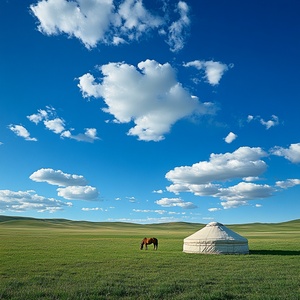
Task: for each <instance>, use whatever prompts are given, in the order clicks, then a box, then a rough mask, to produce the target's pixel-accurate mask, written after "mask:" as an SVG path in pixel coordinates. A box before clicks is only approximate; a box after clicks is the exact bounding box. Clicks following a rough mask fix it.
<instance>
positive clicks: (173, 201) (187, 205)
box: [155, 198, 197, 209]
mask: <svg viewBox="0 0 300 300" xmlns="http://www.w3.org/2000/svg"><path fill="white" fill-rule="evenodd" d="M155 203H156V204H158V205H160V206H163V207H176V206H178V207H181V208H184V209H194V208H197V206H196V205H195V204H194V203H193V202H185V201H183V200H182V199H181V198H162V199H160V200H157V201H155Z"/></svg>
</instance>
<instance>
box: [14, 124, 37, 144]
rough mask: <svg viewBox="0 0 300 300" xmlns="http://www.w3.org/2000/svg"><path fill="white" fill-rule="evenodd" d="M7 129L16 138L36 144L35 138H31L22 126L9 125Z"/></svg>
mask: <svg viewBox="0 0 300 300" xmlns="http://www.w3.org/2000/svg"><path fill="white" fill-rule="evenodd" d="M8 128H9V129H10V130H11V131H12V132H14V133H15V134H16V135H17V136H20V137H22V138H24V139H25V140H26V141H31V142H32V141H33V142H36V141H37V139H36V138H32V137H31V136H30V133H29V132H28V130H27V129H26V128H25V127H24V126H22V125H12V124H11V125H9V126H8Z"/></svg>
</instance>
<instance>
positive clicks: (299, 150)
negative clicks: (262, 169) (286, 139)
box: [270, 143, 300, 164]
mask: <svg viewBox="0 0 300 300" xmlns="http://www.w3.org/2000/svg"><path fill="white" fill-rule="evenodd" d="M270 152H271V153H272V154H273V155H277V156H283V157H284V158H286V159H287V160H289V161H290V162H292V163H295V164H297V163H300V143H297V144H291V145H290V146H289V148H283V147H279V146H276V147H274V148H272V149H271V151H270Z"/></svg>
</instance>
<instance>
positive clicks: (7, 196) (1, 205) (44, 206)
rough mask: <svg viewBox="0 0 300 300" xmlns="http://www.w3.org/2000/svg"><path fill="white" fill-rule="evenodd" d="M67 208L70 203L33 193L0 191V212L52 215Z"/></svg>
mask: <svg viewBox="0 0 300 300" xmlns="http://www.w3.org/2000/svg"><path fill="white" fill-rule="evenodd" d="M69 206H72V203H65V202H63V201H60V200H56V199H53V198H46V197H43V196H39V195H38V194H36V193H35V191H17V192H15V191H10V190H0V212H5V211H11V212H23V211H29V210H36V211H38V212H49V213H53V212H56V211H59V210H63V209H64V208H65V207H69Z"/></svg>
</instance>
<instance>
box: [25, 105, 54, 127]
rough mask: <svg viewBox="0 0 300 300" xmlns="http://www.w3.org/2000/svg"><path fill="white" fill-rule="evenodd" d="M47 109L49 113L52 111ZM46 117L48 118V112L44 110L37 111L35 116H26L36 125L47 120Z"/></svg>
mask: <svg viewBox="0 0 300 300" xmlns="http://www.w3.org/2000/svg"><path fill="white" fill-rule="evenodd" d="M48 109H50V111H52V109H51V108H49V107H48ZM47 117H48V112H47V111H46V110H44V109H39V110H38V113H37V114H32V115H30V116H27V118H28V119H29V120H30V121H31V122H33V123H35V124H38V123H39V122H41V121H42V120H44V119H47Z"/></svg>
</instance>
